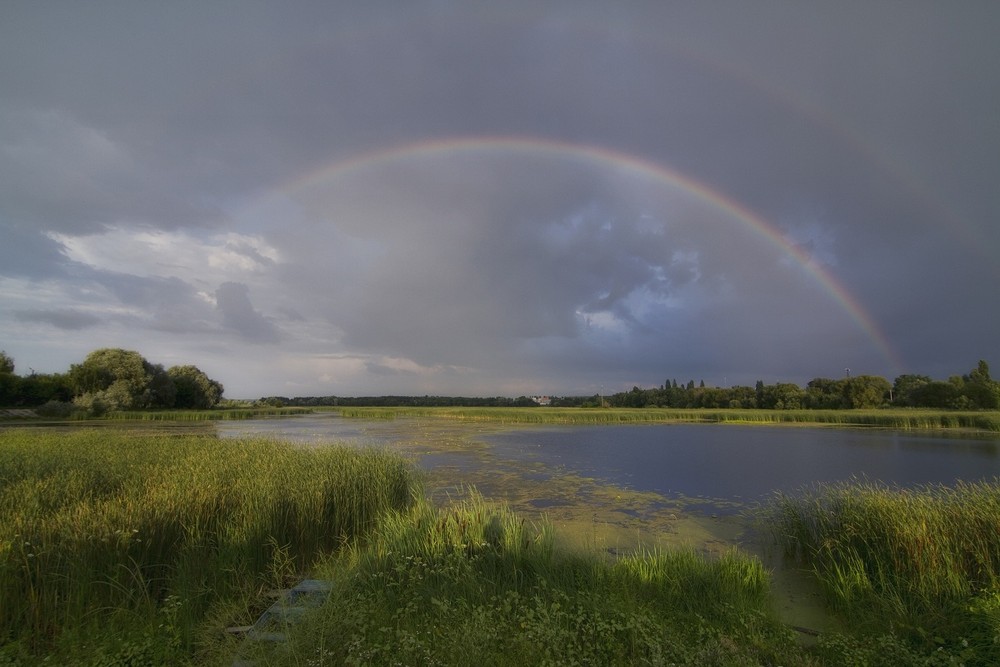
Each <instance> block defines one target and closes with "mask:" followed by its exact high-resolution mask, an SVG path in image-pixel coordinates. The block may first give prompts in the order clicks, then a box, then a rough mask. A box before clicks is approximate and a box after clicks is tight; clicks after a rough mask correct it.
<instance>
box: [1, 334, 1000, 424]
mask: <svg viewBox="0 0 1000 667" xmlns="http://www.w3.org/2000/svg"><path fill="white" fill-rule="evenodd" d="M222 391H223V387H222V384H221V383H219V382H217V381H215V380H212V379H211V378H209V377H208V376H206V375H205V374H204V373H202V372H201V371H200V370H199V369H198V368H197V367H195V366H175V367H172V368H169V369H164V368H163V367H162V366H161V365H159V364H152V363H150V362H148V361H147V360H146V359H144V358H143V357H142V355H140V354H139V353H138V352H134V351H131V350H121V349H100V350H95V351H94V352H92V353H91V354H90V355H88V356H87V358H86V359H85V360H84V361H83V363H80V364H73V365H72V367H71V368H70V370H69V372H68V373H53V374H39V373H34V372H32V373H30V374H28V375H23V376H19V375H16V374H15V373H14V360H13V359H12V358H11V357H10V356H9V355H7V354H6V353H4V352H3V351H0V406H4V407H25V408H38V407H40V406H46V407H47V410H48V411H50V412H52V413H53V416H58V415H59V414H61V413H67V414H68V413H69V412H71V411H86V412H87V413H89V414H91V415H92V416H99V415H100V414H103V413H105V412H110V411H114V410H143V409H157V408H175V409H176V408H181V409H184V408H201V409H205V408H211V407H213V406H215V405H218V404H219V403H220V401H221V400H222ZM254 403H257V404H260V405H273V406H290V407H294V406H300V407H314V406H342V407H361V406H371V407H389V406H400V407H435V406H450V407H537V406H540V405H549V406H552V407H594V408H596V407H601V406H604V407H615V408H653V407H656V408H716V409H718V408H735V409H739V408H746V409H764V410H799V409H813V410H850V409H872V408H882V407H907V408H936V409H945V410H998V409H1000V382H997V381H995V380H993V378H992V377H990V367H989V365H988V364H987V363H986V362H985V361H980V362H979V364H978V365H977V366H976V367H975V368H973V369H972V370H971V371H969V372H968V373H967V374H965V375H953V376H951V377H949V378H948V379H947V380H934V379H931V378H930V377H928V376H926V375H900V376H899V377H897V378H896V379H895V381H893V382H892V383H890V382H889V381H888V380H886V379H885V378H882V377H879V376H875V375H857V376H851V377H844V378H839V379H830V378H815V379H813V380H810V381H809V382H808V383H807V384H806V386H805V387H800V386H799V385H797V384H794V383H790V382H779V383H775V384H764V383H763V382H762V381H759V380H758V381H757V383H756V385H755V386H753V387H749V386H736V387H710V386H705V383H704V381H702V382H699V383H698V384H697V385H696V384H695V382H694V380H688V381H687V382H686V383H683V384H682V383H678V382H677V380H674V379H671V380H667V381H665V382H664V383H663V384H662V385H660V386H659V387H653V388H651V389H644V388H641V387H632V389H631V390H630V391H624V392H619V393H616V394H609V395H607V396H602V395H600V394H594V395H592V396H544V397H541V396H518V397H517V398H509V397H506V396H493V397H485V398H483V397H468V396H305V397H286V396H266V397H263V398H261V399H258V400H257V401H254Z"/></svg>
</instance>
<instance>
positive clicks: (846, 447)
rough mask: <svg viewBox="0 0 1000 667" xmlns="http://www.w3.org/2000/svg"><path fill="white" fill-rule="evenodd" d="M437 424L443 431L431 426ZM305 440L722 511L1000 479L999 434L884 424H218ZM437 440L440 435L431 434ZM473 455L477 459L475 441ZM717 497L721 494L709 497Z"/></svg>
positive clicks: (229, 431)
mask: <svg viewBox="0 0 1000 667" xmlns="http://www.w3.org/2000/svg"><path fill="white" fill-rule="evenodd" d="M435 426H436V427H437V428H435ZM218 429H219V434H220V436H221V437H234V436H241V435H248V434H261V435H263V434H266V435H269V436H274V437H280V438H285V439H289V440H294V441H299V442H309V443H321V442H330V441H339V442H345V443H349V444H353V445H368V446H378V447H388V448H398V449H400V450H401V451H406V452H409V453H410V454H412V455H413V456H414V459H415V461H416V463H417V465H418V466H420V467H422V468H424V469H426V470H433V469H436V468H441V467H445V468H449V469H452V470H455V472H457V473H459V474H461V473H462V472H466V473H472V472H475V470H474V469H475V468H476V467H477V466H479V465H492V466H497V465H501V466H502V465H503V464H511V463H516V464H520V465H523V466H528V467H530V469H531V470H532V471H534V474H538V473H539V472H541V473H543V474H546V475H555V474H560V473H571V474H575V475H580V476H584V477H588V478H592V479H595V480H601V481H604V482H609V483H613V484H616V485H620V486H623V487H627V488H629V489H634V490H636V491H649V492H654V493H658V494H663V495H665V496H680V497H685V498H701V499H704V500H705V502H706V504H707V505H712V504H717V505H718V506H719V507H717V508H716V509H722V510H723V511H724V509H725V508H726V507H731V506H732V504H733V503H738V504H743V503H750V502H756V501H760V500H764V499H766V498H767V497H768V496H770V495H771V494H772V493H773V492H775V491H782V492H786V493H791V492H794V491H795V490H796V489H800V488H802V487H803V486H806V485H810V484H813V483H816V482H837V481H843V480H849V479H859V478H860V479H868V480H871V481H879V482H884V483H886V484H895V485H900V486H907V487H912V486H916V485H921V484H934V483H942V484H954V483H955V482H956V481H957V480H967V481H975V480H983V479H992V478H994V477H998V476H1000V439H991V438H989V437H942V436H941V435H940V434H925V433H919V432H899V431H888V430H881V429H879V430H876V429H872V430H865V429H837V428H803V427H787V426H775V427H768V426H738V425H720V424H655V425H611V426H604V425H601V426H544V427H525V426H500V425H483V424H469V423H463V422H447V423H440V420H421V419H397V420H391V421H364V420H355V419H344V418H341V417H339V416H337V415H335V414H325V415H323V414H321V415H303V416H297V417H289V418H283V419H265V420H253V421H245V422H229V423H220V424H219V426H218ZM435 437H437V438H439V439H441V442H435ZM472 444H475V445H477V446H476V447H473V448H472V449H473V450H474V454H475V455H474V456H470V445H472ZM713 501H719V502H718V503H713Z"/></svg>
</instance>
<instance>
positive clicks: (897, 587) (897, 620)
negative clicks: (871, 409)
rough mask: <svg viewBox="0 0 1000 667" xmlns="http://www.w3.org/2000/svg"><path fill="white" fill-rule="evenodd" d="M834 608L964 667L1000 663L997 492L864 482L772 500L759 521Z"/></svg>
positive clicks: (987, 487)
mask: <svg viewBox="0 0 1000 667" xmlns="http://www.w3.org/2000/svg"><path fill="white" fill-rule="evenodd" d="M765 525H769V526H770V529H771V530H772V531H773V534H774V536H775V537H776V539H777V542H778V543H779V544H780V545H781V546H782V547H783V548H784V549H785V550H786V552H787V554H788V555H789V556H792V557H794V558H797V559H799V560H800V561H802V562H804V563H806V564H807V565H808V566H810V567H811V568H813V569H814V571H815V573H816V575H817V577H818V579H819V581H820V582H821V585H822V586H823V588H824V590H825V592H826V595H827V598H828V599H829V601H830V603H831V604H832V605H833V606H834V608H835V609H837V610H839V611H840V612H841V613H842V614H844V615H845V616H847V617H850V618H851V619H853V622H854V624H855V625H860V626H867V628H868V629H869V630H871V631H873V632H885V631H890V630H892V631H898V632H900V633H901V634H902V636H904V637H907V638H909V639H911V640H914V641H916V642H918V643H922V644H923V645H925V647H928V646H930V647H933V646H937V647H939V648H947V649H949V650H951V651H953V652H955V654H956V655H963V656H965V658H964V660H965V662H967V664H991V665H992V664H1000V484H998V483H997V482H996V481H995V482H993V483H963V482H960V483H958V484H957V485H955V486H954V487H946V486H939V485H935V486H925V487H921V488H917V489H900V488H890V487H886V486H882V485H878V484H873V483H867V482H851V483H845V484H838V485H831V486H822V487H816V488H814V489H811V490H807V491H806V492H804V493H802V494H797V495H794V496H789V495H779V496H778V497H777V498H776V499H775V501H774V503H773V504H772V505H771V507H770V508H769V509H768V510H766V512H765Z"/></svg>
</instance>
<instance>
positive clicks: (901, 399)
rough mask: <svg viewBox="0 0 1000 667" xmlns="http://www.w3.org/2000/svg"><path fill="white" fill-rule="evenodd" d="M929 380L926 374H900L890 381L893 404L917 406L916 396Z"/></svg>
mask: <svg viewBox="0 0 1000 667" xmlns="http://www.w3.org/2000/svg"><path fill="white" fill-rule="evenodd" d="M930 382H931V379H930V378H929V377H928V376H926V375H913V374H908V375H900V376H899V377H898V378H896V380H895V381H894V382H893V383H892V393H893V397H892V402H893V403H894V404H895V405H903V406H906V407H910V408H913V407H917V405H918V403H917V396H918V394H919V392H920V388H921V387H923V386H924V385H926V384H928V383H930Z"/></svg>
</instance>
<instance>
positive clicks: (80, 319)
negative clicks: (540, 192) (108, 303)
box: [14, 309, 101, 331]
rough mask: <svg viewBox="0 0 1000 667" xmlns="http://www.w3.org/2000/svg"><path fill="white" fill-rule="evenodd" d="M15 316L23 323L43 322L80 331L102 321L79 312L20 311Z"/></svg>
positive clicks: (58, 327) (91, 315) (65, 310)
mask: <svg viewBox="0 0 1000 667" xmlns="http://www.w3.org/2000/svg"><path fill="white" fill-rule="evenodd" d="M14 316H15V317H17V319H19V320H21V321H22V322H42V323H45V324H51V325H52V326H54V327H56V328H57V329H64V330H66V331H79V330H80V329H86V328H88V327H93V326H96V325H98V324H100V323H101V319H100V318H99V317H97V316H96V315H93V314H91V313H86V312H82V311H78V310H71V309H64V310H19V311H15V312H14Z"/></svg>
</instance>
